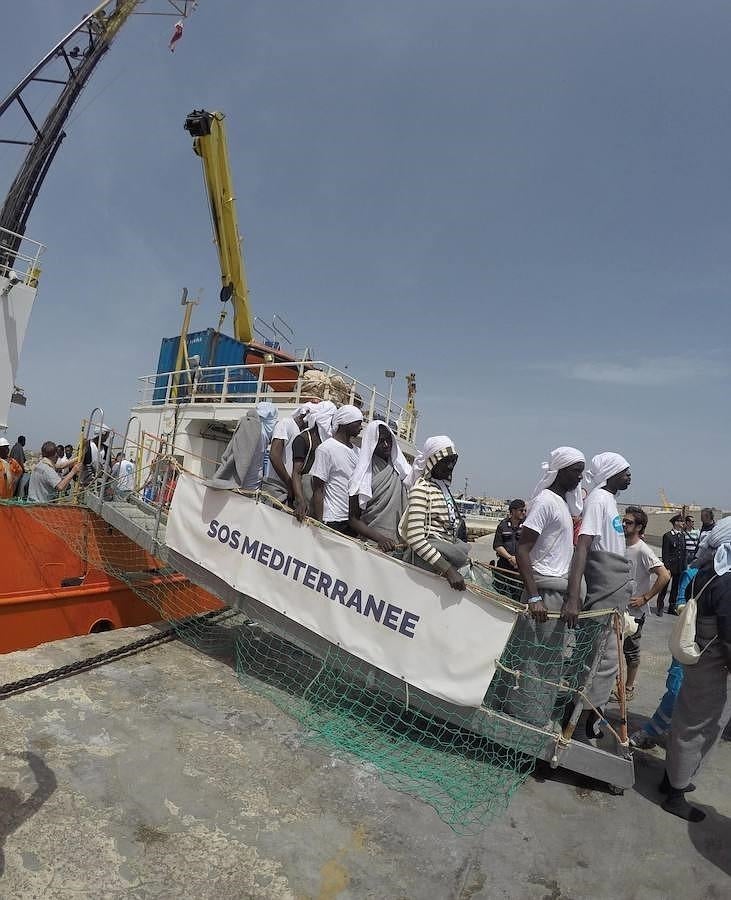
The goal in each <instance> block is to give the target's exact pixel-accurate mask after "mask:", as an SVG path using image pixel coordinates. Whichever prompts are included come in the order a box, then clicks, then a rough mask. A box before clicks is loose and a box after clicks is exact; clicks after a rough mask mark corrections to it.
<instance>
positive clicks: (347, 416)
mask: <svg viewBox="0 0 731 900" xmlns="http://www.w3.org/2000/svg"><path fill="white" fill-rule="evenodd" d="M362 421H363V413H362V412H361V411H360V410H359V409H358V407H357V406H351V405H350V404H349V403H346V404H345V406H341V407H340V408H339V409H338V410H337V411H336V412H334V413H333V421H332V430H333V434H335V432H336V431H337V430H338V428H340V426H341V425H351V424H352V423H353V422H362Z"/></svg>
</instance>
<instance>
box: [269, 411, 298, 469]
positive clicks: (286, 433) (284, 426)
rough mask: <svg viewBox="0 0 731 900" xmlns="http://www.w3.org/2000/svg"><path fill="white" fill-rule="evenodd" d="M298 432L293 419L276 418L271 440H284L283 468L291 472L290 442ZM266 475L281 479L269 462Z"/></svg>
mask: <svg viewBox="0 0 731 900" xmlns="http://www.w3.org/2000/svg"><path fill="white" fill-rule="evenodd" d="M299 433H300V430H299V425H297V423H296V422H295V420H294V419H278V420H277V424H276V425H275V426H274V431H273V432H272V440H273V441H274V440H279V441H284V468H285V469H286V470H287V471H288V472H289V474H290V475H291V474H292V442H293V441H294V439H295V438H296V437H297V435H298V434H299ZM267 477H269V478H272V479H274V481H279V482H280V483H281V479H280V477H279V475H277V473H276V472H275V470H274V466H273V465H272V464H271V463H269V471H268V473H267Z"/></svg>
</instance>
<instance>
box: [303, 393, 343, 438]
mask: <svg viewBox="0 0 731 900" xmlns="http://www.w3.org/2000/svg"><path fill="white" fill-rule="evenodd" d="M335 411H336V406H335V404H334V403H331V402H330V401H329V400H323V401H322V403H313V404H312V409H311V410H310V411H309V412H308V413H307V416H306V418H307V427H308V428H314V427H315V425H317V430H318V431H319V433H320V440H321V441H326V440H327V439H328V438H329V437H332V431H331V425H332V417H333V414H334V413H335Z"/></svg>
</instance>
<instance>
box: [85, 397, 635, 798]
mask: <svg viewBox="0 0 731 900" xmlns="http://www.w3.org/2000/svg"><path fill="white" fill-rule="evenodd" d="M94 412H95V414H96V413H100V412H101V411H100V410H95V411H94ZM100 417H101V420H102V421H103V414H101V416H100ZM91 418H93V416H92V417H91ZM129 425H130V423H129V422H128V427H127V428H126V429H125V432H126V433H127V437H129ZM90 427H91V425H90V424H88V425H87V428H86V432H87V434H88V433H89V431H90ZM108 433H109V437H108V441H109V446H110V448H111V446H112V445H113V444H114V442H115V438H114V435H116V432H115V431H114V430H113V429H111V428H109V429H108ZM141 439H142V438H141ZM160 450H161V453H160V459H161V460H163V461H165V462H166V463H167V464H168V468H167V471H166V473H165V475H164V477H163V478H162V481H161V483H160V485H159V488H158V490H157V491H156V493H155V495H154V496H148V497H146V498H145V497H144V496H143V494H141V493H140V490H139V485H138V486H137V489H136V491H135V492H133V494H132V495H130V496H129V497H128V498H126V500H125V501H124V502H119V501H118V500H115V499H114V498H113V494H110V492H109V487H110V485H111V482H107V483H106V485H105V483H104V480H103V477H100V478H98V479H96V481H95V482H93V483H91V484H89V485H88V486H87V487H86V488H85V492H84V495H83V501H82V502H83V503H84V505H85V506H87V507H88V508H89V509H90V510H91V511H92V512H94V513H96V514H97V515H99V516H100V517H101V518H102V519H103V520H104V521H105V522H106V523H107V524H108V525H109V526H111V527H112V528H114V529H116V530H117V531H119V532H121V533H122V534H124V535H125V536H126V537H127V538H129V539H130V540H132V541H133V542H134V543H136V544H137V545H138V546H139V547H141V548H142V549H143V550H145V551H146V552H147V553H149V554H150V555H151V556H152V557H154V559H155V560H156V561H157V565H156V568H155V569H154V570H150V571H154V573H155V577H174V578H178V579H186V580H187V582H188V583H190V584H191V585H193V586H197V588H199V589H201V590H202V591H205V592H207V594H206V595H207V596H209V595H212V596H213V597H215V598H217V600H218V601H220V602H221V603H223V604H226V605H228V606H230V607H231V608H232V609H235V610H238V611H239V612H241V613H242V614H244V615H245V616H246V623H245V624H246V626H247V627H248V626H249V625H253V626H255V627H256V628H257V629H259V631H262V629H264V630H266V631H267V633H269V632H271V633H273V634H274V635H278V636H279V637H281V638H282V639H283V640H284V641H285V642H288V643H291V644H293V645H294V646H296V647H298V648H299V649H300V650H304V651H305V652H308V653H310V654H311V655H313V656H314V657H315V658H316V659H319V660H325V659H326V658H327V657H328V655H329V654H330V653H331V652H332V649H333V645H332V644H331V643H330V642H329V641H328V640H327V639H326V638H324V637H322V636H320V635H319V633H318V632H316V631H312V630H308V629H303V628H302V627H300V626H298V625H297V624H296V623H294V622H293V621H291V619H290V618H289V617H287V616H283V615H279V614H277V613H276V611H273V610H272V609H271V608H270V607H268V606H266V605H263V604H262V602H260V601H258V600H256V599H255V598H253V597H250V596H248V595H246V594H244V593H242V592H241V591H240V589H237V588H236V587H234V586H231V585H229V584H227V583H226V582H224V581H223V580H222V579H221V578H219V577H218V576H217V575H216V574H215V572H213V571H209V570H207V569H205V568H203V567H201V566H199V565H197V564H195V563H193V562H192V561H191V560H188V559H187V558H185V557H183V556H181V555H180V554H178V553H176V552H175V551H174V550H171V549H168V547H167V544H166V520H167V512H168V510H169V507H170V503H171V501H172V496H173V492H174V490H175V486H176V481H177V477H178V475H179V473H180V469H179V468H178V466H177V464H176V448H175V446H174V445H173V444H172V441H171V440H168V442H167V443H164V444H161V447H160ZM152 470H153V464H151V465H150V466H149V471H150V472H152ZM256 499H257V501H259V499H260V495H259V494H257V495H256ZM110 559H111V560H112V563H110V564H113V559H114V557H113V554H110ZM161 573H162V574H161ZM496 589H497V588H495V590H496ZM498 592H499V591H498ZM606 614H607V616H611V619H610V618H608V619H607V622H606V623H605V624H604V625H603V626H602V628H601V634H600V629H599V628H597V629H596V631H593V630H592V631H591V632H588V635H589V637H588V638H586V640H585V643H586V646H589V643H590V642H591V641H595V640H596V641H597V643H596V650H595V652H594V651H593V653H594V655H593V658H591V659H589V657H587V658H586V659H582V660H579V663H580V665H579V663H577V666H576V669H577V671H576V673H574V674H575V678H576V682H577V685H578V687H576V686H574V687H571V685H570V684H569V683H568V682H566V683H564V682H563V681H562V682H561V683H556V684H555V685H553V687H555V688H557V689H562V690H564V691H565V692H568V694H573V695H575V696H576V705H575V706H574V708H573V712H572V714H571V720H570V722H569V725H568V726H566V727H565V728H558V726H556V727H554V725H553V724H552V721H551V722H547V723H546V724H540V723H538V724H536V723H535V722H532V721H531V722H523V721H521V720H520V719H517V718H515V716H514V715H513V714H512V713H511V712H510V711H509V710H508V711H505V710H503V711H502V712H501V709H502V707H500V704H499V703H498V705H497V706H494V704H493V706H491V703H492V702H493V700H495V699H496V698H497V700H498V701H499V696H498V694H496V695H495V697H492V695H491V693H490V691H488V694H486V698H485V701H483V704H482V706H481V707H480V708H478V709H475V710H474V713H470V715H468V717H467V719H465V710H464V709H463V708H461V707H453V706H452V705H451V704H449V703H446V704H445V703H444V702H439V703H438V704H437V701H436V698H434V697H431V696H430V695H428V694H426V693H425V692H423V691H420V690H419V689H418V688H409V692H408V694H407V697H408V698H409V699H407V705H408V706H409V708H411V707H412V706H413V707H414V708H416V709H418V710H420V711H421V712H422V713H426V714H433V715H435V716H438V717H439V718H440V719H443V720H444V721H447V722H453V723H454V724H455V725H457V726H459V727H460V728H466V729H467V730H468V731H474V732H475V733H477V734H488V735H493V737H492V740H494V741H496V742H497V743H500V742H501V740H505V741H507V743H506V745H505V746H506V747H509V748H510V747H513V746H514V743H515V740H517V736H518V735H528V736H529V737H530V738H531V741H530V749H529V751H527V752H529V754H530V755H532V756H535V757H537V758H541V759H543V760H545V761H547V762H548V763H549V764H550V765H551V766H552V767H553V768H555V767H557V766H559V765H560V766H562V767H564V768H567V769H570V770H572V771H575V772H578V773H581V774H583V775H588V776H591V777H594V778H598V779H600V780H602V781H606V782H607V783H608V784H609V785H614V787H613V788H612V790H613V792H615V793H618V792H621V790H622V789H624V788H626V787H629V786H631V784H632V783H633V778H634V775H633V764H632V758H631V754H630V752H629V749H628V747H627V740H626V725H623V724H622V723H621V722H620V725H619V726H618V727H619V736H618V741H619V743H618V744H617V746H616V748H615V750H614V751H610V750H608V749H600V748H598V747H595V746H592V745H590V744H587V743H583V742H581V741H577V740H576V739H575V738H574V737H573V735H574V728H575V727H576V725H577V722H578V719H579V715H580V713H581V711H582V709H583V706H584V694H585V688H586V685H587V684H590V683H591V680H592V678H593V676H594V674H595V672H596V669H597V665H598V663H599V661H600V659H601V658H603V655H604V651H605V648H606V647H607V646H608V641H609V640H614V639H615V638H616V640H617V643H618V645H619V643H620V641H621V628H620V626H619V622H618V619H617V617H616V616H615V615H614V613H613V612H612V611H607V612H606ZM587 615H593V613H591V612H589V613H587ZM602 615H603V613H602ZM598 621H599V620H598V619H597V622H598ZM592 635H595V637H592ZM576 640H578V639H575V641H576ZM575 641H574V643H573V644H570V645H569V644H567V650H568V648H569V646H571V647H573V648H575ZM539 646H542V645H539ZM506 659H507V657H506ZM351 662H352V666H351ZM340 663H342V665H343V666H344V668H343V672H348V673H350V672H352V673H353V674H354V675H355V674H357V673H358V672H361V674H362V662H361V661H360V660H359V659H357V658H355V657H354V658H353V660H352V661H349V657H348V656H347V653H346V654H345V655H343V656H342V658H341V660H340ZM506 665H507V663H506V664H505V665H502V664H498V668H499V669H500V671H501V672H502V673H503V675H504V677H503V676H501V678H502V681H501V684H503V687H505V686H506V685H508V684H509V683H510V684H512V682H513V680H514V681H515V685H514V689H516V690H517V688H518V685H519V681H518V678H519V676H521V681H520V685H521V689H522V690H523V691H524V692H525V691H526V690H527V688H526V684H528V681H530V679H531V678H533V679H534V680H535V681H536V682H540V681H541V678H540V677H539V676H538V675H537V674H535V673H534V674H531V673H530V672H528V671H526V672H523V673H522V675H521V673H520V672H518V671H517V670H515V671H514V670H513V669H512V668H506ZM349 666H350V668H348V667H349ZM579 668H580V670H581V671H579ZM370 671H373V672H375V673H377V678H376V675H374V679H376V680H374V681H373V685H375V688H374V689H375V690H377V691H381V690H382V691H384V692H385V693H386V694H392V695H393V696H394V697H401V696H402V694H403V684H402V681H401V680H400V679H397V678H395V677H393V676H389V675H387V674H384V673H383V672H379V671H378V670H375V669H372V670H370ZM567 671H569V670H567ZM571 671H572V672H573V670H571ZM531 672H532V670H531ZM574 674H572V675H571V677H572V678H573V677H574ZM369 677H370V676H369ZM526 679H528V681H526ZM530 683H533V682H530ZM546 684H548V685H551V684H552V682H551V681H550V680H549V681H546ZM373 685H371V683H370V682H369V681H368V680H367V679H366V681H365V687H366V688H368V687H369V686H370V687H372V686H373ZM501 690H502V688H501ZM491 697H492V699H490V698H491ZM553 702H554V701H553V700H551V703H552V704H553ZM435 704H436V705H435ZM495 717H497V719H495ZM493 720H495V721H498V720H499V723H498V724H499V727H497V726H495V725H494V723H493V725H490V722H493ZM491 729H492V730H491ZM612 733H614V734H615V735H616V732H615V731H614V730H612ZM623 734H624V737H622V735H623ZM526 746H528V745H526ZM511 752H512V751H511Z"/></svg>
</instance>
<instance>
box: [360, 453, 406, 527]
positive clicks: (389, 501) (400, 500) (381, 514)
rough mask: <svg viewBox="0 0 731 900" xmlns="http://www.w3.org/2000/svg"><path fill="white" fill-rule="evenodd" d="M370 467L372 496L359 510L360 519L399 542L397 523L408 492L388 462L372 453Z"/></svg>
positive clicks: (403, 508) (404, 507)
mask: <svg viewBox="0 0 731 900" xmlns="http://www.w3.org/2000/svg"><path fill="white" fill-rule="evenodd" d="M372 469H373V475H372V478H371V492H372V497H371V499H370V500H369V502H368V504H367V505H366V508H365V509H364V510H362V511H361V514H360V515H361V519H362V521H363V523H364V524H365V525H368V526H370V527H371V528H375V529H376V531H379V532H380V533H381V534H383V535H385V536H386V537H388V538H391V540H393V541H395V542H396V543H399V541H400V539H399V535H398V524H399V522H400V521H401V516H402V515H403V512H404V510H405V509H406V503H407V501H408V495H409V492H408V491H407V490H406V488H405V487H404V484H403V482H402V481H401V479H400V478H399V476H398V472H397V471H396V470H395V469H394V467H393V466H392V465H391V463H390V462H387V461H386V460H384V459H381V458H380V457H379V456H376V455H375V454H374V456H373V462H372Z"/></svg>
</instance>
